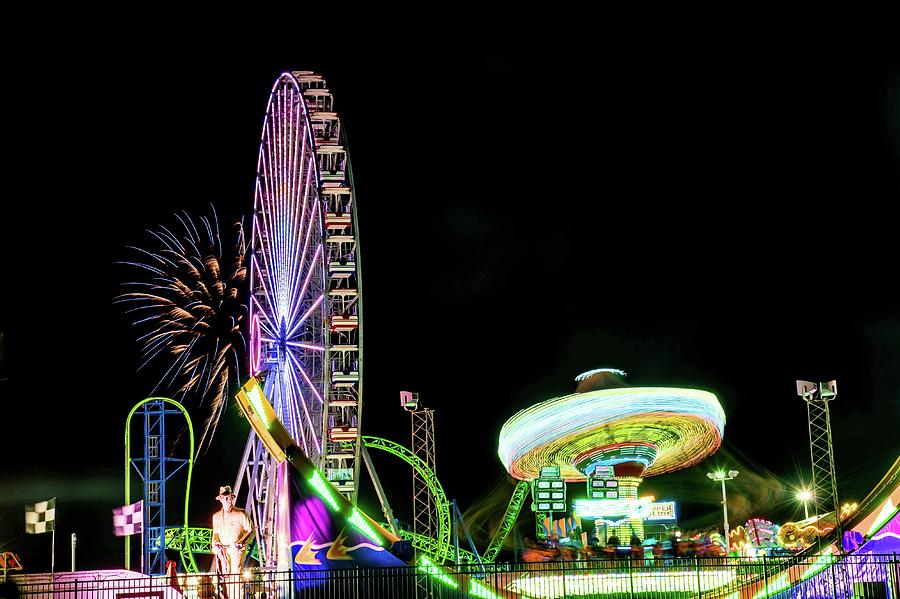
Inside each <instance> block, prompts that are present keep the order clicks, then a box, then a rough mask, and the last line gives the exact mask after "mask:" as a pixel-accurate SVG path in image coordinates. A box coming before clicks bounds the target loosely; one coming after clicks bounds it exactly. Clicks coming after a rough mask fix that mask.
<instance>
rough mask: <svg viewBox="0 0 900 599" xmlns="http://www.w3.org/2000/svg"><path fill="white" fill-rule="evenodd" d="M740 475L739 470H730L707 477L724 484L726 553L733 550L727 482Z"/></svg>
mask: <svg viewBox="0 0 900 599" xmlns="http://www.w3.org/2000/svg"><path fill="white" fill-rule="evenodd" d="M738 474H739V472H738V471H737V470H729V471H728V472H725V471H724V470H716V471H715V472H707V473H706V476H707V477H709V479H710V480H717V481H721V483H722V518H723V519H724V523H725V553H728V550H729V549H730V548H731V538H730V537H729V534H728V533H729V531H728V503H727V502H726V497H725V481H726V480H733V479H734V478H736V477H737V475H738Z"/></svg>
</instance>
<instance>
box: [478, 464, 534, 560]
mask: <svg viewBox="0 0 900 599" xmlns="http://www.w3.org/2000/svg"><path fill="white" fill-rule="evenodd" d="M529 488H530V486H529V484H528V482H526V481H524V480H520V481H519V483H518V484H517V485H516V488H515V489H514V490H513V494H512V497H510V499H509V505H507V506H506V513H505V514H503V520H502V522H501V523H500V528H498V529H497V534H495V535H494V538H493V539H492V540H491V543H490V545H488V548H487V551H485V552H484V559H483V560H482V561H484V562H486V563H488V564H492V563H494V560H495V559H496V558H497V554H498V553H500V549H501V548H502V547H503V542H504V541H506V537H507V536H509V531H511V530H512V528H513V526H514V525H515V523H516V518H518V517H519V512H520V511H522V504H524V503H525V498H526V497H527V496H528V490H529Z"/></svg>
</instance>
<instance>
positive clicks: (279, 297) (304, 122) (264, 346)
mask: <svg viewBox="0 0 900 599" xmlns="http://www.w3.org/2000/svg"><path fill="white" fill-rule="evenodd" d="M251 239H252V241H251V255H250V260H249V264H250V277H249V278H250V302H249V305H250V310H249V311H250V314H249V324H250V335H249V339H250V352H249V354H250V355H249V357H250V373H251V374H252V375H254V376H256V377H257V378H259V379H262V380H264V389H265V393H266V396H267V397H268V398H269V400H270V401H271V403H272V405H273V407H274V408H275V411H276V414H277V415H278V417H279V419H280V420H281V421H282V423H283V424H284V425H285V427H286V428H287V430H288V431H289V432H290V434H291V436H292V437H293V438H294V440H295V442H296V443H297V446H298V447H300V448H301V449H302V450H303V451H304V453H305V454H306V456H307V457H308V458H309V459H310V461H311V462H312V463H313V464H314V465H315V466H316V467H317V468H319V469H320V470H321V471H322V472H323V473H325V474H326V476H327V478H328V479H329V480H330V481H332V483H333V484H334V486H335V488H336V489H337V490H338V491H340V492H341V493H342V494H343V495H344V496H346V497H347V498H348V499H350V500H351V501H352V502H354V503H356V495H357V481H358V480H359V451H360V432H359V430H360V429H359V426H360V416H361V406H362V404H361V397H362V384H361V375H362V359H361V349H362V335H361V324H362V305H361V294H360V289H359V281H360V270H359V268H360V267H359V248H358V237H357V227H356V208H355V204H354V201H353V186H352V176H351V172H350V161H349V159H348V157H347V151H346V147H345V143H344V137H343V133H342V130H341V121H340V118H339V117H338V114H337V112H335V111H334V107H333V98H332V96H331V93H330V92H329V90H328V88H327V87H326V84H325V80H324V79H323V78H322V77H321V76H320V75H317V74H315V73H313V72H309V71H295V72H291V73H283V74H282V75H281V76H280V77H279V78H278V79H277V80H276V81H275V84H274V86H273V88H272V93H271V95H270V97H269V103H268V107H267V108H266V117H265V120H264V123H263V131H262V138H261V141H260V146H259V158H258V161H257V177H256V190H255V197H254V207H253V231H252V237H251ZM281 467H282V466H279V465H277V464H276V463H275V461H274V460H272V459H271V457H270V456H269V454H268V452H267V451H266V449H265V447H264V446H263V445H262V443H261V442H260V441H259V439H258V438H257V437H256V436H255V435H254V434H253V433H251V434H250V438H249V439H248V441H247V445H246V448H245V450H244V457H243V461H242V464H241V468H240V472H239V473H238V479H237V481H236V483H235V489H236V492H238V490H239V489H240V487H241V485H242V483H243V482H246V483H247V485H248V487H249V492H248V496H247V507H248V511H249V512H250V514H251V517H252V518H253V519H254V524H255V526H256V530H257V531H258V534H257V538H258V542H259V556H260V562H261V565H263V566H275V565H277V564H278V563H279V562H280V561H282V560H284V559H285V558H286V557H287V556H284V555H278V553H279V547H280V548H281V549H280V551H285V549H284V548H285V547H286V546H287V543H279V542H278V539H279V538H281V539H287V536H286V535H287V534H288V527H289V522H287V518H288V517H289V515H288V514H286V513H283V512H285V510H279V509H278V505H286V496H285V494H286V492H287V489H286V485H285V482H284V481H285V479H284V477H283V475H284V472H283V471H281V470H279V468H281ZM282 502H285V503H282ZM280 512H281V513H280Z"/></svg>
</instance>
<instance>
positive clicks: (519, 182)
mask: <svg viewBox="0 0 900 599" xmlns="http://www.w3.org/2000/svg"><path fill="white" fill-rule="evenodd" d="M188 39H191V37H190V36H189V35H177V36H174V37H172V38H171V39H169V38H166V39H165V40H164V41H163V40H156V39H155V38H153V39H151V38H147V37H141V36H138V37H135V38H133V39H132V38H130V37H128V36H124V35H123V36H116V37H115V39H114V40H113V39H106V38H98V39H94V40H86V41H85V42H84V44H83V45H81V46H79V48H78V49H77V51H75V53H74V55H73V56H67V57H66V58H67V60H66V61H65V63H66V64H65V66H64V67H61V68H58V69H55V70H54V69H50V70H48V71H47V72H46V73H42V74H41V75H40V76H39V77H38V76H36V79H35V82H34V83H35V84H34V85H33V86H32V89H34V90H35V95H36V96H39V99H37V100H36V105H37V106H38V107H39V109H38V110H37V111H36V112H35V114H38V115H44V116H43V117H41V119H38V120H41V121H46V120H47V119H52V121H53V122H52V123H46V122H45V123H43V124H42V125H41V126H40V128H39V130H40V131H42V133H40V135H43V136H49V137H50V138H52V139H55V140H56V141H55V143H54V144H53V146H52V147H54V148H55V150H54V152H52V153H46V152H45V153H43V154H41V156H43V160H47V161H49V163H50V165H52V168H48V169H46V170H44V171H43V172H42V177H41V178H39V179H35V180H33V181H32V183H31V193H32V194H33V196H32V197H28V198H24V199H23V200H22V202H21V203H20V205H23V204H24V205H25V206H26V209H30V210H33V211H34V212H33V214H32V218H31V219H30V220H27V221H23V222H22V228H24V227H25V226H26V225H27V231H24V230H20V227H18V226H16V227H10V225H7V227H6V228H7V229H10V228H11V229H13V230H12V231H11V232H10V234H11V235H12V236H13V239H16V240H19V239H22V240H30V243H29V244H27V245H19V247H20V248H27V249H25V251H24V252H22V251H17V252H15V256H16V260H18V261H20V263H17V264H16V272H17V273H19V274H18V278H17V279H16V280H14V281H11V280H7V281H6V282H5V283H4V288H6V285H10V287H9V288H10V289H13V288H15V289H18V290H19V291H16V292H15V293H14V294H13V295H14V296H15V297H17V299H16V301H15V302H14V305H16V306H20V311H15V310H10V311H8V312H6V311H5V312H6V313H5V314H4V324H3V332H4V335H3V339H4V347H3V351H2V355H3V358H2V364H3V366H2V367H3V374H2V377H0V378H3V379H4V380H3V381H2V382H0V393H2V394H3V396H4V401H3V403H4V405H6V406H9V405H12V406H13V412H12V413H11V414H9V413H8V414H7V416H6V417H4V418H3V420H2V433H3V438H4V439H5V442H4V444H3V447H4V454H5V456H4V460H2V464H0V550H12V551H16V552H18V553H19V555H20V556H21V557H22V559H23V560H24V562H25V565H26V568H28V569H29V570H30V571H41V570H46V569H48V568H49V545H50V538H49V535H40V536H30V535H29V536H26V535H25V534H24V518H23V511H24V510H23V505H24V504H25V503H30V502H34V501H40V500H43V499H47V498H49V497H51V496H54V495H55V496H56V497H57V506H58V507H57V513H58V527H59V528H58V535H57V537H58V538H57V541H56V543H57V566H58V568H59V567H64V568H66V569H67V568H68V560H69V552H68V543H69V535H70V533H72V532H75V533H77V534H78V537H79V549H78V556H79V560H78V561H79V567H82V568H99V567H120V566H121V564H122V561H123V551H122V542H121V541H120V539H118V538H116V537H113V535H112V530H111V516H110V510H111V509H112V508H113V507H115V506H118V505H121V504H122V503H123V483H122V468H123V466H122V463H123V459H124V458H123V444H122V437H123V426H124V420H125V417H126V415H127V413H128V411H129V409H130V408H131V407H132V406H133V405H134V404H135V403H136V402H137V401H138V400H140V399H142V398H144V397H146V396H147V394H148V393H149V392H150V390H151V389H152V388H153V385H154V384H155V382H156V381H155V380H154V377H153V376H152V373H148V374H146V375H138V374H135V368H136V364H137V357H138V352H137V346H136V343H135V332H134V329H132V328H131V327H129V326H128V324H127V322H126V319H125V318H124V316H123V314H122V311H121V309H120V308H119V307H117V306H114V305H113V304H112V302H111V299H112V297H113V296H114V295H115V294H117V293H119V292H120V291H121V289H120V287H119V285H120V283H121V282H122V281H124V280H126V279H127V278H128V276H127V275H128V273H127V271H126V270H124V269H123V268H122V267H121V266H119V265H117V264H116V261H119V260H123V259H126V258H128V257H129V256H130V254H129V252H128V250H127V249H126V246H127V245H130V244H133V245H141V244H146V243H147V240H148V238H147V235H146V234H145V233H144V229H147V228H154V227H156V226H158V225H160V224H171V223H172V222H173V220H174V217H173V213H174V212H175V211H177V210H187V211H188V212H189V213H190V214H192V215H194V216H200V215H203V214H208V212H209V205H210V203H212V204H214V205H215V207H216V210H217V212H218V214H219V218H220V223H221V224H222V225H223V227H224V226H225V225H227V224H230V223H232V222H234V221H235V220H238V219H240V218H241V217H246V216H248V215H249V213H250V211H251V209H252V202H253V185H254V177H255V168H256V159H257V151H258V143H259V136H260V131H261V126H262V120H263V115H264V112H265V107H266V101H267V98H268V94H269V91H270V89H271V85H272V82H273V81H274V80H275V79H276V77H277V76H278V75H279V74H280V73H281V72H282V71H285V70H294V69H305V70H314V71H317V72H319V73H321V74H323V75H324V76H325V77H326V78H327V81H328V83H329V88H330V89H331V91H332V92H333V94H334V97H335V103H336V108H337V110H338V111H339V112H340V113H341V115H342V118H343V123H344V126H345V128H346V131H347V134H348V136H349V145H350V155H351V159H352V162H353V171H354V176H355V183H356V188H355V193H356V198H357V202H358V210H359V225H360V234H361V238H362V242H361V243H362V245H361V253H362V262H363V281H362V289H363V293H364V301H365V304H364V310H365V321H364V336H365V353H364V360H365V367H364V368H365V382H364V385H365V390H364V401H365V406H364V412H363V429H364V430H363V432H364V434H368V435H376V436H384V437H388V438H390V439H393V440H395V441H398V442H400V443H403V444H404V445H408V444H409V427H410V425H409V416H408V415H407V414H406V413H405V412H403V411H402V410H401V409H400V407H399V401H398V399H399V398H398V392H399V391H400V390H414V391H418V392H419V393H420V394H421V398H422V401H423V403H424V405H425V406H427V407H431V408H434V409H435V410H436V416H435V422H436V437H437V472H438V475H439V478H440V479H441V482H442V484H443V486H444V489H445V490H446V491H447V493H448V496H449V497H451V498H456V499H458V501H459V504H460V506H461V508H462V509H463V510H465V511H467V514H468V515H469V517H470V520H471V522H472V523H473V525H475V528H478V527H479V526H483V525H485V523H488V524H489V523H490V522H491V520H490V518H488V519H485V518H484V515H485V514H492V515H493V517H494V518H499V516H500V515H501V514H502V511H503V508H504V507H505V503H506V501H507V499H508V497H509V493H510V492H511V490H512V483H510V482H508V477H507V476H506V475H505V471H504V470H503V467H502V465H501V464H500V461H499V459H498V458H497V436H498V433H499V430H500V427H501V426H502V424H503V423H504V422H505V421H506V420H507V419H508V418H509V417H511V416H512V415H513V414H514V413H515V412H517V411H518V410H520V409H523V408H525V407H528V406H530V405H532V404H534V403H536V402H538V401H541V400H544V399H548V398H550V397H555V396H559V395H564V394H568V393H570V392H572V391H574V386H575V385H574V381H573V378H574V377H575V375H577V374H578V373H580V372H583V371H585V370H589V369H592V368H596V367H616V368H621V369H624V370H625V371H626V372H628V375H629V378H628V380H629V382H630V383H631V384H633V385H636V386H642V385H658V386H689V387H696V388H701V389H706V390H709V391H712V392H713V393H715V394H716V395H717V396H718V397H719V399H720V401H721V403H722V405H723V407H724V409H725V412H726V415H727V424H726V428H725V441H724V444H723V446H722V449H721V450H720V451H719V452H718V453H717V454H716V455H714V456H713V457H711V458H710V459H709V460H707V462H705V463H703V464H701V465H699V466H697V467H694V468H691V469H688V470H685V471H681V472H679V473H676V474H672V475H664V476H662V477H659V478H651V479H647V480H645V481H644V483H643V485H642V487H641V489H642V491H643V492H645V493H653V494H655V495H656V496H657V497H660V498H671V499H675V500H677V501H679V502H680V512H681V519H682V522H683V524H684V525H685V526H686V527H703V526H712V525H715V524H716V523H720V520H721V511H720V508H719V501H720V499H721V497H720V494H719V488H718V486H716V485H715V484H712V483H710V481H709V480H708V479H707V478H706V476H705V474H706V472H708V471H710V470H711V469H713V468H714V467H717V466H722V467H728V468H733V469H737V470H740V471H741V475H740V476H739V478H738V479H737V480H736V481H733V482H731V483H729V509H730V510H731V512H732V514H733V515H732V518H731V520H732V524H733V525H735V524H738V523H742V522H743V521H744V520H745V519H746V518H748V517H751V516H763V517H768V518H770V519H772V520H775V521H776V522H783V521H785V520H786V519H790V518H792V517H794V516H796V515H797V514H798V513H802V508H801V507H800V505H799V504H798V503H797V502H796V501H794V500H793V499H792V495H793V492H792V490H791V489H790V488H789V487H790V485H793V484H797V483H799V480H800V477H801V476H806V477H808V472H809V449H808V433H807V428H806V410H805V406H804V404H803V402H802V401H801V400H800V399H799V398H798V397H797V396H796V392H795V381H796V380H797V379H806V380H810V381H827V380H831V379H836V380H837V382H838V391H839V395H838V398H837V400H836V401H835V402H833V404H832V428H833V431H834V446H835V451H836V467H837V473H838V479H839V492H840V495H841V498H842V499H845V498H846V499H847V500H850V499H854V500H859V499H862V498H863V497H864V496H865V495H866V493H867V492H868V491H869V490H870V489H871V488H872V487H873V486H874V485H875V484H876V483H877V482H878V480H879V479H880V478H881V476H882V475H883V474H884V473H885V472H886V470H887V469H888V467H889V466H890V465H891V464H892V463H893V461H894V460H895V459H896V458H897V455H898V448H900V442H898V432H897V429H898V427H900V295H898V292H897V291H896V285H897V272H898V267H897V262H898V255H900V251H898V241H897V230H898V227H897V219H896V216H894V215H893V213H894V211H895V210H896V204H897V199H898V194H900V166H898V165H900V60H898V54H897V52H896V51H895V52H888V51H886V50H885V48H887V47H889V46H888V45H887V44H883V43H881V42H882V40H881V39H879V38H878V36H872V37H871V38H866V36H860V40H854V42H853V43H849V42H842V41H841V40H840V39H825V38H823V39H818V40H813V39H800V38H797V37H794V36H787V35H785V36H780V37H776V38H773V39H769V40H767V41H766V43H765V44H762V43H749V42H750V41H752V40H753V38H748V39H744V40H733V41H728V40H725V39H720V40H716V41H715V43H714V44H707V43H704V42H701V41H693V42H687V41H684V40H674V41H672V40H670V41H669V42H667V43H658V44H649V43H648V44H637V45H635V44H633V45H631V46H628V47H624V46H617V45H615V44H598V45H596V46H593V45H590V44H584V45H579V46H578V47H575V45H571V46H565V45H559V44H556V43H553V44H550V43H549V42H547V43H546V45H545V44H544V43H543V42H540V41H535V40H533V39H528V40H526V39H525V38H524V37H523V38H522V39H518V40H511V39H510V40H507V39H504V40H502V41H500V40H498V39H494V38H490V37H487V36H485V37H484V38H483V39H479V40H475V41H471V42H466V43H462V42H461V41H460V40H454V39H452V38H435V39H432V40H428V41H426V40H424V39H418V40H415V41H409V42H406V41H403V40H394V41H390V42H386V43H382V44H380V45H376V46H366V47H365V48H364V49H359V48H355V47H349V46H341V47H336V48H335V49H328V50H325V49H323V46H322V45H321V44H317V43H314V42H313V41H312V40H305V39H298V40H297V41H296V43H294V42H292V43H290V44H288V43H279V44H275V45H274V46H270V47H266V48H263V47H261V46H259V45H257V44H255V43H250V42H249V41H238V40H236V39H228V40H224V39H219V40H216V42H215V43H213V42H202V43H201V42H199V41H197V42H194V41H186V40H188ZM637 48H640V49H637ZM51 73H52V75H51ZM37 90H43V91H41V92H40V93H37ZM50 107H53V108H54V110H49V108H50ZM50 198H52V202H50V203H45V202H44V200H45V199H50ZM29 205H30V206H32V207H31V208H27V206H29ZM48 205H50V206H53V207H52V208H49V207H46V206H48ZM39 206H40V208H39ZM38 211H39V213H38ZM17 243H18V241H17ZM4 295H6V294H4ZM7 331H9V334H8V335H7V334H6V332H7ZM7 356H8V357H7ZM13 365H14V368H13ZM242 374H244V375H246V373H242ZM7 376H8V377H9V380H5V377H7ZM185 403H186V405H187V406H188V407H189V409H190V410H191V412H192V414H194V420H195V425H197V426H199V423H200V422H201V421H202V418H204V417H205V415H206V407H207V406H206V405H203V406H199V405H198V402H196V401H193V400H192V399H191V398H188V399H187V400H186V401H185ZM247 432H248V426H247V425H246V423H245V422H244V421H243V420H242V418H241V417H240V416H239V414H238V412H237V408H236V407H234V406H233V405H232V406H231V407H230V408H229V409H228V411H227V413H226V415H225V416H224V418H223V421H222V424H221V426H220V429H219V432H218V433H217V437H216V439H215V441H214V443H213V447H212V450H211V451H210V452H208V453H207V454H205V455H203V456H202V457H201V458H200V460H199V461H198V463H197V465H196V467H195V477H194V481H193V493H192V500H191V501H192V503H191V518H192V521H191V524H192V525H194V526H208V525H209V518H210V516H211V514H212V512H213V511H214V510H215V509H216V508H217V506H218V504H217V503H216V502H215V500H214V497H215V495H216V493H217V489H218V485H220V484H232V483H233V482H234V477H235V474H236V470H237V464H238V462H239V461H240V457H241V452H242V450H243V446H244V443H245V440H246V435H247ZM10 439H12V441H10ZM374 457H375V460H376V467H377V468H378V469H379V474H380V475H381V476H382V478H383V482H384V483H385V485H386V487H387V491H388V494H389V497H390V499H391V502H392V506H393V508H394V510H395V512H396V513H397V515H398V516H399V517H400V518H401V519H403V520H407V521H408V520H409V519H410V503H411V481H410V475H409V471H408V469H407V468H406V467H405V466H404V465H402V464H398V463H395V462H392V461H391V459H390V458H388V457H385V456H382V455H376V456H374ZM363 484H364V485H365V486H366V488H367V489H369V490H366V491H364V493H363V496H362V498H361V501H362V503H363V505H364V506H365V507H366V509H367V510H368V512H369V513H370V514H371V515H373V516H376V517H377V516H380V510H379V509H378V507H377V501H376V500H375V498H374V493H373V492H372V491H371V490H370V489H371V485H369V484H368V480H367V479H366V480H365V482H364V483H363ZM177 486H178V485H177V484H176V485H175V488H177ZM576 487H577V488H579V489H580V488H581V486H580V485H573V486H571V487H570V493H573V492H574V489H575V488H576ZM245 496H246V491H244V492H242V494H241V497H240V498H239V501H240V503H243V501H244V499H245ZM169 502H170V507H169V512H170V514H172V516H171V517H170V521H171V523H172V524H180V522H181V521H180V517H179V516H178V515H177V514H179V513H180V512H181V508H180V505H181V499H180V496H178V495H175V494H172V495H170V498H169ZM527 515H528V516H530V512H528V514H527ZM520 522H521V523H522V531H523V532H528V531H529V530H530V525H529V524H528V522H527V519H526V517H525V516H523V517H522V519H521V520H520ZM475 532H476V537H479V533H478V532H477V531H475ZM480 534H481V536H480V537H479V538H480V539H481V540H480V543H481V546H482V547H484V546H486V539H487V535H486V534H484V533H480Z"/></svg>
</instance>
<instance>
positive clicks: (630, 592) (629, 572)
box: [628, 560, 634, 599]
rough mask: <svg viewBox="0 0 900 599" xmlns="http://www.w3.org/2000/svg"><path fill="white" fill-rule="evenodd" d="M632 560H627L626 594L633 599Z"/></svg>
mask: <svg viewBox="0 0 900 599" xmlns="http://www.w3.org/2000/svg"><path fill="white" fill-rule="evenodd" d="M633 566H634V562H632V561H630V560H629V562H628V596H629V597H630V598H631V599H634V567H633Z"/></svg>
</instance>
